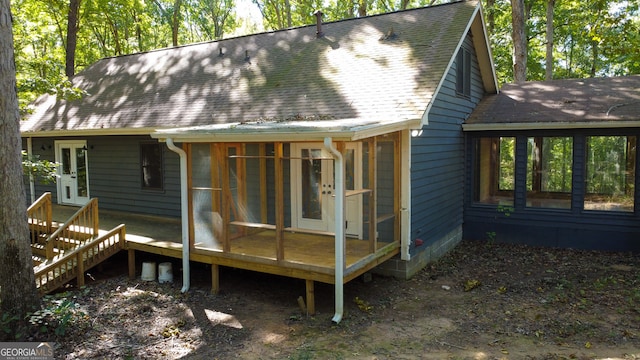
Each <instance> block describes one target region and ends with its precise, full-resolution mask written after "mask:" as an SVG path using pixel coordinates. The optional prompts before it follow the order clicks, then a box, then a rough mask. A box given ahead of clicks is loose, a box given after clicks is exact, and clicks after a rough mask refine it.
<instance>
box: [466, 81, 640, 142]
mask: <svg viewBox="0 0 640 360" xmlns="http://www.w3.org/2000/svg"><path fill="white" fill-rule="evenodd" d="M638 121H640V75H634V76H624V77H613V78H590V79H566V80H552V81H527V82H522V83H516V84H506V85H504V86H503V87H502V89H501V90H500V93H499V94H497V95H487V96H485V97H484V98H483V99H482V101H481V102H480V104H479V105H478V107H477V108H476V109H475V110H474V112H473V113H472V114H471V116H470V117H469V119H467V121H466V122H465V125H464V128H465V129H466V130H473V129H474V128H475V129H482V128H484V129H488V128H489V127H493V128H495V129H496V130H497V129H500V128H501V127H504V128H508V127H509V126H513V125H520V126H529V127H531V128H536V127H538V128H543V127H562V126H566V127H575V124H576V123H580V124H582V125H583V126H585V127H589V126H598V127H603V126H616V127H620V126H626V125H629V126H638V125H637V124H633V125H631V124H632V122H638Z"/></svg>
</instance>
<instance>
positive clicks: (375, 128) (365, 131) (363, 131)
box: [151, 119, 421, 143]
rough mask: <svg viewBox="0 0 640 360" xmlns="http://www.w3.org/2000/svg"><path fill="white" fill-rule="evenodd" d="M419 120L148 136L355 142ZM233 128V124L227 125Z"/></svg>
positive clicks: (185, 131)
mask: <svg viewBox="0 0 640 360" xmlns="http://www.w3.org/2000/svg"><path fill="white" fill-rule="evenodd" d="M420 121H421V120H420V119H414V120H406V121H399V122H391V123H386V124H375V125H364V126H354V127H352V128H349V129H343V130H335V129H317V130H313V131H296V130H292V129H287V128H283V129H280V130H275V129H274V130H273V131H265V132H251V131H247V130H237V131H232V130H231V131H230V130H229V129H224V130H223V131H215V130H201V131H195V130H189V128H185V129H170V130H158V131H156V132H153V133H151V137H152V138H155V139H158V140H160V141H165V140H166V139H169V138H170V139H172V140H173V141H174V142H186V143H197V142H207V143H209V142H253V143H256V142H283V140H286V142H296V141H323V140H324V138H326V137H330V138H332V139H333V140H334V141H357V140H362V139H367V138H371V137H374V136H380V135H385V134H389V133H393V132H396V131H401V130H406V129H414V128H419V127H420ZM231 126H233V125H231Z"/></svg>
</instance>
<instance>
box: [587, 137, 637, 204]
mask: <svg viewBox="0 0 640 360" xmlns="http://www.w3.org/2000/svg"><path fill="white" fill-rule="evenodd" d="M586 145H587V146H586V147H587V150H586V152H587V154H586V161H587V163H586V178H585V189H586V191H585V192H586V194H585V199H584V209H585V210H603V211H626V212H633V203H634V190H635V171H636V166H635V164H636V137H635V136H588V137H587V144H586Z"/></svg>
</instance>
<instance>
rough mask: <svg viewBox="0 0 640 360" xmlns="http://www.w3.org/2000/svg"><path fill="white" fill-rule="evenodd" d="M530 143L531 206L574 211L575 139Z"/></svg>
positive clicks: (537, 139) (540, 139) (539, 139)
mask: <svg viewBox="0 0 640 360" xmlns="http://www.w3.org/2000/svg"><path fill="white" fill-rule="evenodd" d="M527 140H528V141H527V151H528V152H527V206H529V207H544V208H558V209H570V208H571V184H572V180H573V172H572V168H573V138H571V137H530V138H528V139H527Z"/></svg>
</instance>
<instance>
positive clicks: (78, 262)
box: [76, 251, 84, 287]
mask: <svg viewBox="0 0 640 360" xmlns="http://www.w3.org/2000/svg"><path fill="white" fill-rule="evenodd" d="M76 268H77V269H78V273H77V274H76V279H77V282H78V287H81V286H84V261H83V260H82V251H78V252H77V253H76Z"/></svg>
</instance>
